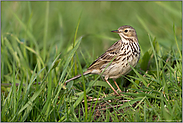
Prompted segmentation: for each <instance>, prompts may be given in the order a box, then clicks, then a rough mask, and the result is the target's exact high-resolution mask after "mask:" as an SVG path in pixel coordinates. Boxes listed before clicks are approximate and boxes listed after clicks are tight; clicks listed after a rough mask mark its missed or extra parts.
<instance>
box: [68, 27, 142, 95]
mask: <svg viewBox="0 0 183 123" xmlns="http://www.w3.org/2000/svg"><path fill="white" fill-rule="evenodd" d="M112 32H115V33H118V34H119V36H120V37H121V40H119V41H117V42H116V43H114V44H113V45H112V46H111V47H109V49H108V50H107V51H106V52H105V53H104V54H102V55H101V56H100V57H99V58H98V59H96V60H95V61H94V62H93V63H92V64H91V65H90V66H89V68H88V69H87V71H86V72H84V73H83V75H87V74H100V73H101V72H103V70H104V69H105V68H106V67H107V66H108V67H107V68H106V69H105V71H104V72H103V74H102V75H103V76H104V77H105V81H106V82H107V83H108V84H109V85H110V87H111V88H112V89H113V91H114V92H115V93H116V94H117V95H118V93H117V91H116V90H115V89H114V88H113V87H112V85H111V84H110V83H109V81H108V78H112V79H113V81H114V83H115V85H116V86H117V88H118V90H119V91H120V92H121V89H120V88H119V86H118V85H117V83H116V81H115V80H116V79H117V78H119V77H120V76H121V75H126V74H127V73H128V72H130V71H131V67H130V65H131V66H132V67H135V66H136V64H137V62H138V61H139V58H140V47H139V44H138V38H137V34H136V31H135V29H134V28H133V27H131V26H128V25H125V26H121V27H119V28H118V30H114V31H112ZM111 61H112V62H111ZM129 64H130V65H129ZM79 77H81V74H80V75H77V76H75V77H73V78H71V79H69V80H67V81H66V82H65V83H67V82H69V81H71V80H74V79H77V78H79Z"/></svg>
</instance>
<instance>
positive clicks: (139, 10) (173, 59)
mask: <svg viewBox="0 0 183 123" xmlns="http://www.w3.org/2000/svg"><path fill="white" fill-rule="evenodd" d="M181 3H182V2H181V1H176V2H171V1H170V2H154V1H152V2H127V1H126V2H122V1H121V2H117V1H115V2H110V1H107V2H105V1H103V2H72V1H69V2H61V1H58V2H36V1H32V2H10V1H9V2H6V1H2V2H1V5H2V6H1V7H2V9H1V10H2V12H1V13H2V15H1V23H2V24H1V25H2V27H1V121H2V122H11V121H13V122H23V121H28V122H30V121H31V122H92V121H93V122H97V121H98V122H101V121H104V122H110V121H113V122H182V54H181V53H182V50H181V49H182V48H181V46H182V42H181V40H182V33H181V32H182V25H181V21H182V20H181V19H182V13H181V8H182V6H181V5H182V4H181ZM122 25H131V26H133V27H134V28H135V29H136V31H137V36H138V39H139V44H140V47H141V58H140V60H139V63H138V64H137V66H136V67H135V68H132V69H133V70H132V71H131V72H130V73H129V74H128V75H126V76H122V77H121V78H119V79H117V83H118V84H119V87H120V88H121V90H122V91H123V93H122V94H123V96H114V95H113V94H112V93H113V91H112V89H111V88H110V87H109V85H108V84H107V83H106V82H105V81H104V80H103V78H102V77H101V75H87V76H82V77H81V78H79V79H77V80H74V81H71V82H69V83H68V84H67V85H65V84H64V82H65V81H66V80H67V79H69V78H71V77H73V76H75V75H77V74H82V73H83V72H84V71H86V69H87V67H89V65H90V64H91V63H92V62H93V61H94V60H95V59H96V58H97V57H98V56H100V55H101V54H102V53H103V52H104V51H105V50H106V49H107V48H108V47H109V46H110V45H112V44H113V43H114V42H116V41H117V40H119V36H118V35H115V34H113V33H111V32H110V31H112V30H116V29H117V28H118V27H120V26H122ZM109 81H110V82H111V84H112V85H113V87H115V85H114V83H113V82H112V80H109ZM115 88H116V87H115Z"/></svg>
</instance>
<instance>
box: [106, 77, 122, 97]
mask: <svg viewBox="0 0 183 123" xmlns="http://www.w3.org/2000/svg"><path fill="white" fill-rule="evenodd" d="M105 81H106V82H107V83H108V84H109V86H110V87H111V88H112V90H113V91H114V93H115V94H117V95H119V94H118V92H117V91H116V90H115V89H114V88H113V87H112V85H111V84H110V83H109V81H108V78H107V77H105Z"/></svg>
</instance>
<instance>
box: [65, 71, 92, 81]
mask: <svg viewBox="0 0 183 123" xmlns="http://www.w3.org/2000/svg"><path fill="white" fill-rule="evenodd" d="M90 73H91V72H90V71H86V72H84V73H83V76H84V75H87V74H90ZM79 77H81V74H79V75H77V76H75V77H73V78H71V79H68V80H67V81H65V83H68V82H70V81H72V80H74V79H77V78H79Z"/></svg>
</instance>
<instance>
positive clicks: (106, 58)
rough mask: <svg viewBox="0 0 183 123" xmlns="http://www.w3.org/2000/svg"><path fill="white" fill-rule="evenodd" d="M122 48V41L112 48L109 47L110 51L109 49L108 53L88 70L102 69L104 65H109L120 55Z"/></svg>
mask: <svg viewBox="0 0 183 123" xmlns="http://www.w3.org/2000/svg"><path fill="white" fill-rule="evenodd" d="M121 46H122V43H121V40H119V41H117V42H116V43H114V44H113V45H112V46H110V47H109V49H107V51H106V52H105V53H104V54H102V55H101V56H100V57H99V58H98V59H96V60H95V61H94V62H93V63H92V64H91V65H90V66H89V68H88V70H91V69H100V67H101V66H102V65H104V64H106V63H109V62H110V61H111V60H112V59H113V58H114V57H115V56H117V55H118V54H119V52H120V49H121ZM115 59H116V58H115ZM115 59H114V61H115Z"/></svg>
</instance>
